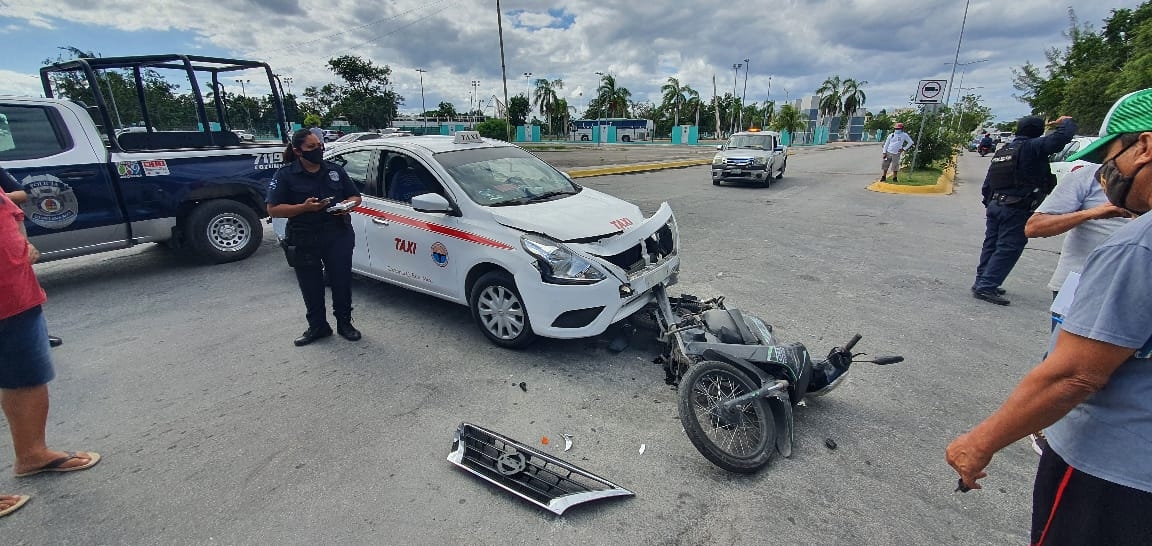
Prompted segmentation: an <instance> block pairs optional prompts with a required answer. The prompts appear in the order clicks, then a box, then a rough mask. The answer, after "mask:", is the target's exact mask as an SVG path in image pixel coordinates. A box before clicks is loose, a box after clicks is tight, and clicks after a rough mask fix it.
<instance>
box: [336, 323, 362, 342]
mask: <svg viewBox="0 0 1152 546" xmlns="http://www.w3.org/2000/svg"><path fill="white" fill-rule="evenodd" d="M336 333H337V334H340V337H343V338H344V339H347V340H348V341H360V330H357V329H356V327H355V326H352V319H345V320H337V321H336Z"/></svg>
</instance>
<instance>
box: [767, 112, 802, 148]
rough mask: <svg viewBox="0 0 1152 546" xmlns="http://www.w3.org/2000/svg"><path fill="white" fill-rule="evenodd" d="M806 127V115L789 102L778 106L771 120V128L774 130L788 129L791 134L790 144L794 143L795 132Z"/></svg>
mask: <svg viewBox="0 0 1152 546" xmlns="http://www.w3.org/2000/svg"><path fill="white" fill-rule="evenodd" d="M807 128H808V116H806V115H804V114H803V113H801V112H800V110H798V109H796V107H795V106H792V105H791V104H785V105H783V106H781V107H780V111H779V112H777V113H776V115H775V116H774V119H773V120H772V130H774V131H788V134H789V135H791V138H792V144H795V143H796V134H797V133H800V132H803V131H804V129H807Z"/></svg>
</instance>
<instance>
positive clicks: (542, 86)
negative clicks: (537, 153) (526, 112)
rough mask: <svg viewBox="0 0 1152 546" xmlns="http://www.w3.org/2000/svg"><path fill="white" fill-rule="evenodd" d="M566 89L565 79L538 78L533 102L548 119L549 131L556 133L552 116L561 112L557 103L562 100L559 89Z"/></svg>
mask: <svg viewBox="0 0 1152 546" xmlns="http://www.w3.org/2000/svg"><path fill="white" fill-rule="evenodd" d="M561 89H564V80H560V79H556V80H551V81H549V80H546V79H544V78H540V79H538V80H536V88H535V89H534V90H533V93H532V97H533V98H532V101H533V102H532V103H533V104H534V105H535V106H536V107H537V109H538V110H539V112H540V115H541V116H544V118H545V119H547V120H548V132H550V133H552V134H556V131H555V128H554V126H553V125H552V118H554V117H555V116H556V114H557V113H558V112H559V110H558V109H557V103H558V102H559V101H560V96H559V95H558V94H557V93H556V92H557V91H559V90H561Z"/></svg>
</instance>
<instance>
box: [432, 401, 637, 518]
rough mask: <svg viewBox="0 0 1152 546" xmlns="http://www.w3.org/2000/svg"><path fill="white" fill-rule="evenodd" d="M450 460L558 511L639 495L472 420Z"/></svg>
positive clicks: (456, 442)
mask: <svg viewBox="0 0 1152 546" xmlns="http://www.w3.org/2000/svg"><path fill="white" fill-rule="evenodd" d="M448 461H449V462H451V463H452V464H455V465H456V466H459V467H460V468H463V469H465V470H467V471H469V472H471V473H473V474H475V475H477V476H479V477H481V478H483V479H485V480H487V481H489V482H492V483H493V484H495V485H497V486H499V487H501V488H503V489H505V490H507V491H508V492H510V493H512V494H514V495H516V496H518V497H520V498H522V499H525V500H527V501H529V502H531V503H533V504H535V505H537V506H540V507H541V508H545V509H547V510H549V511H551V512H552V513H554V514H556V515H560V514H563V513H564V510H567V509H568V508H570V507H572V506H574V505H576V504H580V503H584V502H588V501H594V500H598V499H606V498H610V497H631V496H633V495H634V493H632V492H631V491H629V490H627V489H624V488H623V487H620V486H618V485H616V484H614V483H612V482H610V481H608V480H605V479H604V478H601V477H599V476H597V475H595V474H592V473H591V472H588V471H587V470H584V469H582V468H580V467H578V466H576V465H573V464H570V463H567V462H565V461H562V460H560V459H557V458H556V457H553V456H551V455H548V454H546V453H542V452H540V451H537V450H535V449H533V448H531V447H528V446H526V445H524V444H522V443H519V442H517V441H516V440H513V439H511V438H508V437H507V436H503V435H501V434H499V433H496V432H493V431H491V430H488V429H485V428H481V427H478V426H476V425H472V424H469V423H461V424H460V428H458V429H457V430H456V435H455V437H453V439H452V452H451V453H449V454H448Z"/></svg>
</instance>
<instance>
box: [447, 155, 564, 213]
mask: <svg viewBox="0 0 1152 546" xmlns="http://www.w3.org/2000/svg"><path fill="white" fill-rule="evenodd" d="M435 157H436V161H438V162H439V163H440V164H441V165H443V166H444V169H445V170H446V171H448V174H450V175H452V179H453V180H455V181H456V184H457V185H458V186H460V189H462V190H464V193H466V194H468V197H469V198H471V199H472V200H473V201H475V202H476V203H477V204H480V205H484V206H489V207H500V206H511V205H524V204H528V203H534V202H539V201H550V200H553V199H561V198H563V197H566V196H568V195H572V194H575V193H579V192H580V186H577V185H575V184H573V183H572V181H571V180H568V178H567V177H565V176H564V175H563V174H560V172H559V171H557V170H556V169H554V168H552V166H550V165H548V164H547V163H544V162H543V161H540V159H538V158H537V157H536V156H534V155H532V154H530V153H528V152H526V151H524V150H522V149H520V148H515V147H512V146H501V147H498V148H475V149H469V150H458V151H451V152H441V153H438V154H436V156H435Z"/></svg>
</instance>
